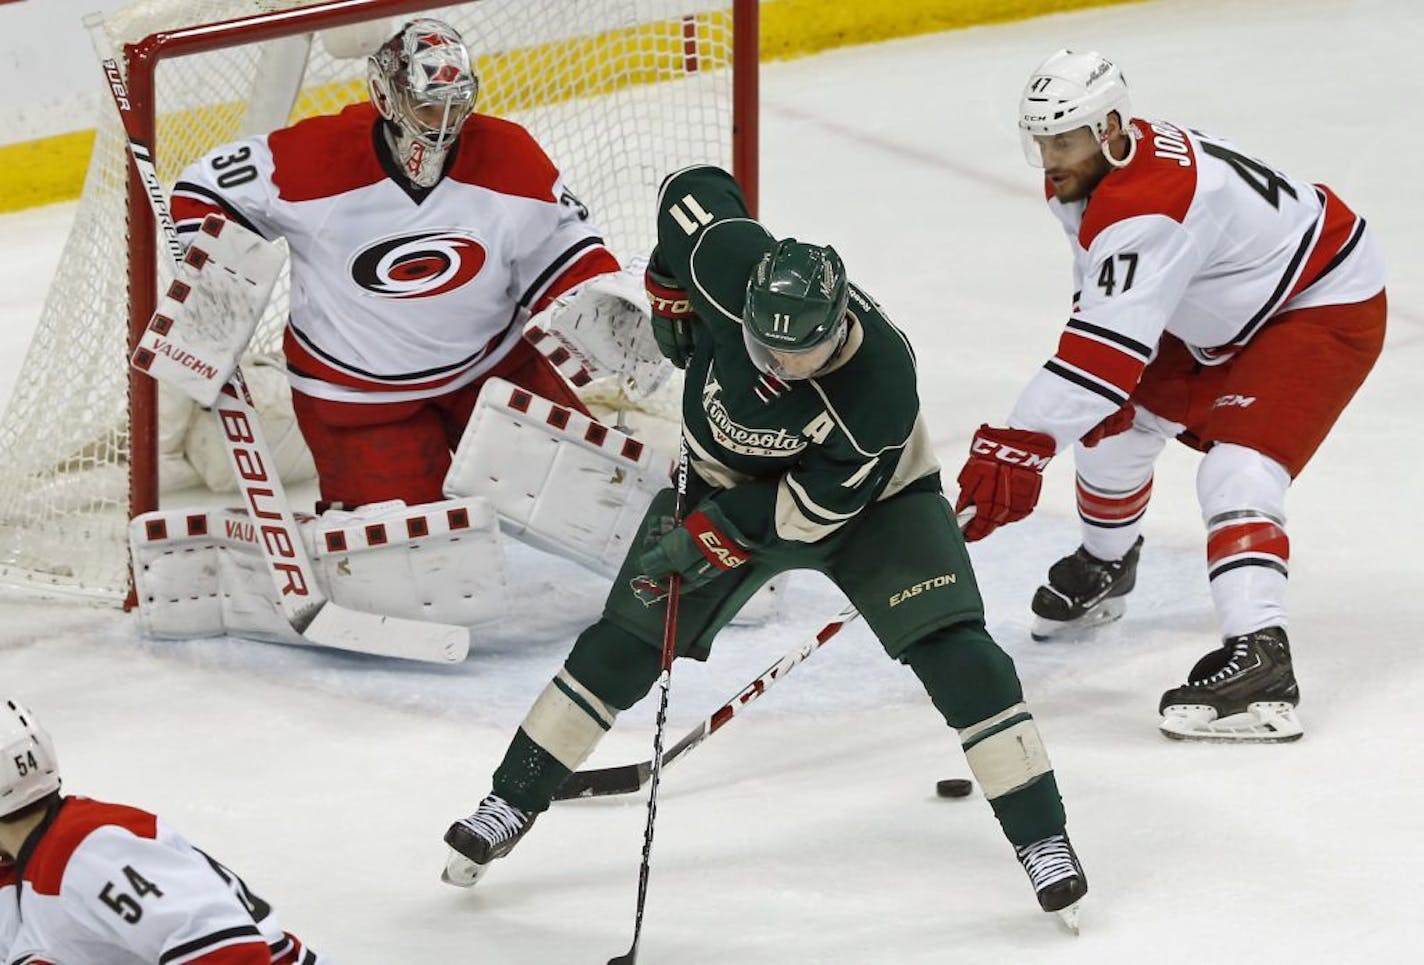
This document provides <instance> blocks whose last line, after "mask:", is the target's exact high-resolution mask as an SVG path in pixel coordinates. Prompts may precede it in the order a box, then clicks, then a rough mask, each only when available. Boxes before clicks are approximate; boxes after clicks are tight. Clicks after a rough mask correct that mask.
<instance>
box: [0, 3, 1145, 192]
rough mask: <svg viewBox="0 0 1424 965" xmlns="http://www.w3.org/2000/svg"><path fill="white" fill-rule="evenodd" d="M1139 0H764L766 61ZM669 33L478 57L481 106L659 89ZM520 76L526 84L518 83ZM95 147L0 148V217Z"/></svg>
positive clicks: (721, 40)
mask: <svg viewBox="0 0 1424 965" xmlns="http://www.w3.org/2000/svg"><path fill="white" fill-rule="evenodd" d="M1134 2H1141V0H840V2H838V3H827V2H825V0H765V2H763V3H762V7H761V58H762V59H763V60H780V59H786V58H790V57H802V56H806V55H809V54H814V53H819V52H820V51H823V50H828V49H831V48H833V47H844V46H850V45H854V44H864V43H874V42H878V41H882V40H889V39H892V38H896V37H907V36H913V35H916V34H925V33H934V32H937V31H941V30H953V29H958V28H963V27H970V26H974V25H977V24H986V23H1000V22H1004V21H1009V20H1023V19H1027V18H1030V17H1037V16H1042V15H1044V14H1050V13H1062V12H1066V11H1070V10H1080V9H1083V8H1086V7H1098V6H1109V5H1114V4H1120V3H1134ZM730 19H731V18H730V16H729V15H727V14H721V13H713V14H708V15H706V16H701V17H699V18H698V23H697V37H698V41H699V43H698V46H699V48H700V49H701V50H702V51H708V52H715V51H722V52H723V54H722V56H723V57H725V51H726V49H727V48H726V36H727V32H728V31H729V30H730V28H731V24H730ZM668 27H669V24H655V25H645V26H643V27H638V28H632V29H630V30H627V31H620V32H616V33H614V34H609V35H605V36H603V37H596V38H580V39H575V40H568V41H561V42H558V43H555V44H549V45H546V46H543V47H537V48H530V49H527V50H518V51H510V52H508V53H503V54H499V55H495V56H487V57H481V58H479V59H478V61H477V63H476V67H477V69H478V70H479V72H480V77H481V86H482V88H483V92H484V93H483V94H482V96H481V99H480V110H482V111H484V112H486V113H490V114H496V115H498V114H504V113H510V112H514V111H518V110H523V109H527V108H530V107H534V106H539V105H544V104H550V103H553V102H554V101H555V100H556V99H557V100H562V99H568V98H572V97H581V96H588V95H590V94H596V93H608V92H610V91H612V90H615V89H617V88H618V87H622V86H627V85H631V84H648V83H657V82H659V81H661V80H665V79H668V78H670V77H674V76H677V75H679V74H681V73H682V36H681V32H680V25H679V29H678V30H676V31H670V30H669V29H668ZM630 38H632V39H635V40H636V47H637V52H638V63H637V65H636V66H635V67H634V68H633V69H632V70H631V71H630V69H629V67H628V65H627V64H626V62H625V59H626V56H627V52H628V51H629V49H630V46H631V45H630V44H629V43H628V42H627V41H628V39H630ZM610 40H612V41H616V42H612V43H610ZM600 50H618V51H619V54H618V56H617V60H615V59H614V58H612V57H608V56H602V55H598V54H596V53H594V52H596V51H600ZM591 53H593V54H594V56H595V57H596V62H597V63H598V64H599V68H600V69H599V70H598V71H596V72H594V73H593V74H592V75H591V76H590V78H589V81H588V83H587V85H586V86H585V87H584V88H583V89H580V90H574V91H565V92H562V93H561V94H559V95H558V96H557V97H556V96H554V95H552V94H551V93H550V92H548V91H541V90H540V89H539V85H538V84H537V83H530V82H529V81H528V80H527V79H528V78H539V77H541V76H549V75H551V74H552V71H547V70H546V69H545V65H548V64H551V63H557V62H559V61H561V60H562V61H567V59H568V58H569V57H571V56H576V57H588V56H589V55H590V54H591ZM715 56H716V55H715V53H714V54H713V57H714V58H715ZM722 66H725V60H720V61H719V60H716V59H713V60H711V61H710V62H709V61H706V60H705V61H704V63H703V67H704V69H714V68H717V67H722ZM514 78H524V79H525V80H524V81H523V82H519V83H515V82H512V81H513V79H514ZM342 86H344V87H345V88H346V89H345V90H340V89H339V88H338V89H330V88H328V89H324V90H313V91H305V92H303V94H302V95H301V96H300V97H299V99H298V102H297V106H296V110H295V111H294V112H293V117H294V119H297V118H301V117H306V116H310V115H311V114H313V113H319V112H320V111H322V110H329V109H330V107H329V106H318V105H330V104H332V103H333V100H339V101H343V102H347V103H349V102H351V101H354V100H357V99H360V98H361V97H363V96H365V89H364V88H365V85H364V84H363V83H361V82H356V83H352V84H348V85H342ZM501 95H502V96H501ZM210 110H218V111H222V110H223V108H221V107H219V108H211V109H210ZM229 113H231V115H232V118H231V125H230V126H231V128H232V132H233V133H232V136H234V137H235V136H236V133H237V124H238V121H239V118H240V111H239V110H237V109H236V106H235V105H234V107H233V109H232V110H231V111H230V112H229ZM182 123H183V118H182V117H172V118H169V117H165V118H162V119H160V122H159V124H160V127H159V141H160V143H161V142H162V130H163V127H164V126H165V125H167V124H182ZM93 147H94V131H92V130H87V131H76V132H73V133H70V134H59V135H56V136H54V137H46V138H41V139H39V140H34V141H26V142H22V143H19V144H10V145H3V146H0V212H5V211H18V210H20V209H23V208H31V207H36V206H39V205H43V204H52V203H54V202H57V201H67V200H70V199H72V198H75V197H78V195H79V193H80V190H81V189H82V188H83V185H84V175H85V171H86V169H87V167H88V163H89V155H90V153H91V152H92V151H93ZM170 173H171V172H170Z"/></svg>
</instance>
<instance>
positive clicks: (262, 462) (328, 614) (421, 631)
mask: <svg viewBox="0 0 1424 965" xmlns="http://www.w3.org/2000/svg"><path fill="white" fill-rule="evenodd" d="M84 25H85V27H86V28H87V29H88V30H89V35H90V39H91V40H92V41H93V44H94V50H95V52H96V54H97V55H98V57H99V62H100V64H101V66H102V67H103V70H104V77H105V80H106V81H107V83H108V87H109V93H110V94H111V95H112V97H113V102H114V106H115V108H116V109H117V110H118V112H119V119H120V120H121V121H122V122H123V126H124V135H125V140H126V142H127V144H128V150H129V155H130V157H131V159H132V160H133V165H134V170H135V171H136V172H137V173H138V175H139V178H140V179H141V180H142V182H143V185H144V190H145V193H146V194H147V196H148V201H149V206H150V207H151V208H152V209H153V216H154V218H155V219H156V220H157V222H158V226H159V228H160V230H161V231H162V233H163V239H164V244H165V247H166V248H167V251H168V254H169V256H170V258H171V259H172V261H173V265H174V267H175V268H178V269H181V266H182V264H183V260H184V257H185V251H184V248H183V243H182V241H181V240H180V239H179V238H178V229H177V228H176V227H175V225H174V223H173V216H172V214H171V213H170V211H169V209H168V201H167V197H166V194H165V192H164V190H163V185H162V183H161V182H160V181H159V179H158V171H157V169H156V168H155V167H154V164H153V154H152V152H150V151H149V149H148V146H147V145H145V144H144V143H143V142H142V141H141V140H140V139H139V127H138V124H139V120H138V116H137V115H136V114H135V113H134V109H133V105H132V104H131V103H130V101H129V97H128V89H127V86H126V85H125V83H124V78H123V73H122V72H121V70H120V69H119V64H118V61H117V60H116V59H115V53H114V49H113V45H112V43H111V42H110V40H109V35H108V34H107V33H106V32H105V30H104V20H103V17H102V16H101V15H90V16H88V17H86V18H85V19H84ZM211 411H212V413H213V418H214V419H216V420H217V423H218V429H219V433H218V434H219V436H220V437H221V438H222V440H223V442H224V445H225V448H226V449H227V454H228V462H229V464H230V465H231V467H232V471H233V475H234V476H235V478H236V480H237V488H238V490H239V491H240V492H241V493H242V496H243V502H244V503H245V504H246V506H247V511H248V512H249V513H250V514H251V515H252V519H253V523H254V524H255V528H256V530H257V537H258V538H257V544H258V547H259V548H260V549H261V550H262V557H263V559H264V560H265V561H266V563H267V569H268V572H269V573H270V574H271V576H272V581H273V585H274V586H275V587H276V589H277V597H278V600H279V601H280V605H281V608H282V613H283V615H284V616H285V617H286V619H287V622H288V623H290V624H291V626H292V629H293V630H294V631H296V633H297V634H298V635H299V636H301V638H302V639H303V641H304V642H306V643H308V644H312V645H315V646H320V647H333V648H336V649H339V650H353V651H356V652H359V653H370V654H377V655H380V656H391V657H405V658H407V659H411V660H426V661H431V662H435V663H458V662H460V661H462V660H464V659H465V656H466V654H467V653H468V652H469V647H470V634H469V630H467V629H466V628H465V627H459V626H453V625H450V624H444V623H429V622H425V621H421V620H407V619H402V618H398V617H386V616H380V615H378V614H374V613H362V612H360V611H357V610H351V609H348V608H346V607H343V606H339V605H337V604H335V603H332V602H331V601H330V600H329V599H327V597H326V594H324V593H323V592H322V591H321V588H320V586H318V584H317V581H316V572H315V570H314V569H313V567H312V564H311V559H310V558H309V557H308V555H307V550H306V544H304V543H303V542H302V537H301V533H300V532H299V531H298V529H297V525H296V520H295V519H294V518H293V517H292V510H291V505H290V503H288V501H287V496H286V492H285V490H284V489H283V487H282V480H281V479H280V477H279V476H278V474H277V472H276V471H275V467H276V461H275V460H274V459H273V458H272V455H271V450H270V449H269V448H268V446H267V441H266V437H265V436H264V435H263V433H262V423H261V421H260V420H259V418H258V415H257V411H256V410H255V409H254V408H253V406H252V398H251V396H250V395H249V394H248V391H247V383H246V382H244V381H243V378H242V371H241V369H238V370H235V371H234V372H233V376H232V378H231V380H229V382H228V383H227V385H225V386H223V389H222V393H221V395H220V396H219V397H218V400H217V402H216V403H215V404H214V405H213V407H212V410H211ZM269 467H272V468H271V469H270V470H269Z"/></svg>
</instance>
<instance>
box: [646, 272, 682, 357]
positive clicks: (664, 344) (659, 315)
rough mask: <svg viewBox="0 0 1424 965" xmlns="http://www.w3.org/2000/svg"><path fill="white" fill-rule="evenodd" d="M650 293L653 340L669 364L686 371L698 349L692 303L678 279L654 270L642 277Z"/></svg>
mask: <svg viewBox="0 0 1424 965" xmlns="http://www.w3.org/2000/svg"><path fill="white" fill-rule="evenodd" d="M643 284H644V285H646V286H647V289H648V301H649V302H650V303H652V308H653V318H652V326H653V338H654V339H655V340H656V341H657V343H658V348H659V349H660V350H661V351H662V353H663V355H665V356H667V358H668V361H670V362H672V364H673V365H675V366H677V367H678V368H680V369H685V368H687V363H688V360H689V359H691V358H692V350H693V348H694V347H695V346H694V343H693V340H692V321H693V318H694V312H693V311H692V300H691V299H689V298H688V297H687V292H686V290H684V289H682V288H680V287H678V284H677V279H675V278H673V277H672V276H671V275H669V274H666V273H664V272H661V271H658V270H657V269H656V268H654V267H653V262H649V263H648V270H647V272H646V273H645V274H644V275H643Z"/></svg>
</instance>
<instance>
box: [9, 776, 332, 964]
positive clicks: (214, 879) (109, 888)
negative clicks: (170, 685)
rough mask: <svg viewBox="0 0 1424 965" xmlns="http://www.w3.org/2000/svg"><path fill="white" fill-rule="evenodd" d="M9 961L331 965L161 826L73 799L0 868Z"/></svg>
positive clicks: (143, 816) (227, 874) (228, 875)
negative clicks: (11, 862) (32, 841)
mask: <svg viewBox="0 0 1424 965" xmlns="http://www.w3.org/2000/svg"><path fill="white" fill-rule="evenodd" d="M0 962H3V963H5V965H152V963H154V962H163V963H165V965H219V963H221V965H322V963H329V962H330V959H328V958H324V957H320V956H318V955H317V954H316V953H315V952H313V951H311V950H310V949H308V948H306V947H304V946H303V945H302V943H301V942H300V941H298V940H297V939H296V938H295V937H294V936H292V935H290V934H287V933H286V932H284V931H283V930H282V928H281V926H280V925H279V924H278V922H277V917H276V915H275V914H274V913H273V911H272V908H271V906H270V905H268V904H267V903H266V902H265V901H263V900H262V899H261V898H259V897H258V896H257V895H255V894H253V893H252V892H251V891H250V890H248V888H247V885H246V884H245V883H244V882H243V881H242V879H241V878H239V877H238V876H237V875H236V874H234V873H233V872H232V871H230V870H229V869H227V868H226V867H224V866H223V865H222V864H220V863H219V862H218V861H216V860H215V859H213V858H211V857H209V856H208V855H206V854H204V853H203V852H202V851H200V850H198V849H197V848H195V847H193V846H192V845H191V844H189V843H188V842H187V840H185V839H184V838H183V836H182V835H180V834H178V833H177V832H176V831H174V830H173V829H172V828H170V827H168V826H167V825H166V824H165V823H164V822H163V821H162V820H161V819H159V818H157V817H155V816H154V815H152V814H149V813H147V812H145V811H140V810H138V809H137V808H131V807H125V806H123V805H118V804H105V803H102V802H99V801H91V800H89V799H87V798H80V797H70V798H65V799H64V800H63V802H62V803H61V805H60V807H59V810H58V811H57V812H56V813H55V814H54V815H53V816H52V817H51V818H50V819H49V820H48V822H47V823H46V824H44V825H41V828H40V832H39V838H38V843H37V844H34V845H33V846H31V847H29V848H27V849H26V851H25V852H24V853H22V854H21V855H20V860H19V862H18V863H17V864H15V865H11V866H6V867H0Z"/></svg>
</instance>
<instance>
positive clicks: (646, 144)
mask: <svg viewBox="0 0 1424 965" xmlns="http://www.w3.org/2000/svg"><path fill="white" fill-rule="evenodd" d="M417 13H419V14H428V15H430V16H436V17H439V18H441V19H444V20H447V21H449V22H451V23H453V24H454V25H455V26H456V27H457V28H458V29H459V30H460V31H461V32H462V33H463V34H464V36H465V38H466V42H467V43H468V44H469V46H470V48H471V51H472V53H473V54H474V55H475V56H476V64H475V66H476V69H477V70H478V72H479V74H480V79H481V92H480V101H479V105H478V108H477V109H478V110H480V111H482V112H485V113H490V114H496V115H500V116H503V117H507V118H510V119H513V120H516V121H518V122H520V123H522V124H524V125H525V126H526V127H528V128H529V129H530V130H531V131H533V133H534V135H535V137H536V138H537V139H538V140H539V141H540V143H541V144H542V145H543V146H544V148H545V150H546V151H547V152H548V153H549V154H550V156H551V157H552V158H553V159H554V161H555V163H557V164H558V165H559V167H560V168H561V170H562V171H563V173H564V175H565V178H566V180H567V182H568V183H569V185H570V186H571V187H572V188H573V190H574V191H576V192H577V193H578V194H579V196H580V198H581V199H583V200H584V202H585V203H587V204H588V206H589V207H590V209H591V210H592V212H593V217H594V219H595V220H596V222H597V223H598V224H599V226H600V227H601V228H602V230H603V233H604V237H605V238H606V240H607V242H608V243H609V245H610V247H611V248H612V249H613V250H614V252H615V253H617V254H618V255H619V256H620V258H624V259H627V258H630V257H633V256H637V255H640V254H644V255H645V254H646V253H647V252H648V251H649V250H650V248H651V246H652V243H653V240H654V239H653V231H654V225H655V219H654V212H653V205H654V199H655V194H656V188H657V185H658V183H659V181H660V180H661V179H662V177H663V176H664V175H666V174H667V173H669V172H671V171H674V170H676V169H678V168H680V167H683V166H685V165H688V164H692V163H697V162H712V163H718V164H721V165H723V166H727V167H730V168H732V169H733V170H734V171H736V173H737V175H738V177H739V178H740V179H741V180H742V182H743V184H744V185H745V186H746V187H747V188H748V192H749V195H751V197H752V199H753V203H754V198H755V130H756V108H755V103H756V86H755V85H756V81H755V73H756V17H757V3H756V0H577V2H573V0H474V2H466V3H460V4H455V5H447V6H432V5H431V4H430V3H429V2H428V0H426V2H425V3H421V2H411V0H326V2H316V0H139V2H136V3H133V4H132V5H130V6H128V7H126V8H125V9H123V10H121V11H119V12H118V13H116V14H113V15H111V16H109V17H108V18H107V19H106V21H105V29H106V31H107V32H108V33H109V35H110V37H111V38H112V40H113V41H114V45H115V47H116V49H119V50H122V51H123V52H124V56H123V60H124V61H125V62H126V64H125V66H126V69H127V71H128V83H129V89H130V96H131V98H132V99H133V100H134V102H135V105H136V107H137V108H138V109H139V111H140V113H142V114H146V115H148V116H150V117H151V118H152V123H153V125H154V126H153V131H152V134H151V136H150V137H149V142H150V144H151V146H152V147H153V150H154V155H155V159H156V163H157V166H158V171H159V175H160V177H161V178H162V179H163V180H164V181H165V183H166V184H168V185H169V186H171V184H172V182H173V180H174V179H175V178H176V177H177V175H178V173H179V172H180V171H181V170H182V169H183V168H184V167H185V166H186V165H187V164H189V163H190V162H191V161H193V160H195V159H196V158H198V157H200V156H201V155H203V154H204V153H206V152H207V151H208V150H210V149H211V148H213V147H215V146H217V145H219V144H222V143H224V142H226V141H230V140H233V139H235V138H237V137H239V136H244V135H247V134H254V133H265V132H266V131H270V130H273V129H275V128H277V127H280V126H283V125H285V124H287V123H290V122H292V121H295V120H298V119H300V118H302V117H307V116H311V115H314V114H322V113H328V112H332V111H335V110H338V109H340V108H341V107H342V106H344V105H346V104H349V103H352V102H354V101H357V100H361V99H363V98H364V97H365V54H366V53H367V52H369V51H370V50H371V49H373V48H374V46H375V45H376V44H378V43H379V42H380V41H381V40H382V39H384V37H386V36H389V35H390V34H391V33H393V32H394V30H395V28H396V26H398V24H399V23H400V22H402V21H403V19H406V18H408V17H409V16H413V15H416V14H417ZM94 69H95V79H96V89H97V88H98V84H99V78H100V74H99V70H98V67H97V65H96V66H95V68H94ZM103 96H104V100H103V103H102V104H101V110H100V117H99V120H98V134H97V137H96V141H95V146H94V154H93V158H92V160H91V162H90V166H89V170H88V174H87V177H86V180H85V185H84V190H83V195H82V197H81V200H80V203H79V206H78V209H77V212H76V215H75V221H74V226H73V229H72V231H71V234H70V236H69V239H68V241H67V243H66V246H65V249H64V253H63V256H62V259H61V267H60V269H59V271H58V272H57V275H56V279H55V281H54V283H53V284H52V286H51V288H50V291H49V293H48V295H47V298H46V301H45V305H44V309H43V312H42V315H41V318H40V321H39V324H38V326H37V328H36V330H35V335H34V339H33V341H32V343H31V346H30V349H29V353H28V355H27V357H26V360H25V363H24V366H23V374H22V376H21V378H20V379H19V381H18V382H17V384H16V387H15V390H14V394H13V396H12V398H11V400H10V404H9V407H8V409H7V411H6V413H5V416H4V420H3V423H0V584H6V585H11V586H22V587H27V588H37V589H42V590H46V591H49V592H51V593H65V594H80V595H85V596H92V597H99V598H107V599H111V600H115V601H117V600H122V599H123V598H124V597H125V596H126V594H127V592H128V587H129V583H130V577H129V571H128V549H127V541H126V527H127V523H128V520H129V519H131V518H132V517H133V516H134V515H137V514H138V513H140V512H144V511H147V510H150V509H154V508H157V507H158V504H159V499H160V493H162V494H163V499H164V501H165V503H169V502H172V501H174V500H186V501H195V502H196V501H202V494H204V493H207V494H208V496H207V501H209V502H211V501H212V496H211V493H212V491H213V490H215V489H221V488H222V487H223V485H224V483H226V482H227V481H226V480H223V479H221V475H222V473H217V474H216V475H215V474H214V473H212V472H211V471H209V472H207V473H206V474H205V473H204V471H203V470H202V469H200V468H195V466H194V464H193V460H192V459H191V458H190V453H189V450H188V448H187V447H188V446H189V445H190V444H191V443H192V439H193V438H194V437H195V434H198V438H199V439H200V440H201V432H202V430H203V427H204V426H206V425H207V424H208V422H209V420H207V419H206V418H201V417H200V416H201V414H200V413H197V412H194V411H193V410H192V407H191V406H189V405H187V404H186V403H184V402H182V401H180V400H178V399H176V398H170V397H168V396H167V395H166V394H162V393H159V392H158V390H157V387H156V386H155V385H154V383H153V382H152V381H151V380H149V379H148V378H147V377H146V376H142V375H138V374H136V373H131V372H130V370H129V367H128V365H127V355H128V344H129V339H130V337H131V332H132V331H133V330H134V328H135V326H137V327H138V328H141V327H142V326H143V325H144V324H146V323H147V320H148V316H149V315H150V314H151V312H152V310H153V304H154V295H155V292H156V291H157V290H159V289H158V286H159V285H160V284H166V280H165V278H164V273H165V271H166V265H165V264H163V262H165V261H166V259H159V258H157V257H156V252H157V250H158V249H157V248H156V233H155V229H154V225H153V221H152V217H151V215H150V214H149V212H148V208H147V205H146V203H145V201H144V199H143V195H142V193H141V190H140V189H139V188H138V186H137V183H136V182H132V181H131V178H130V172H129V167H128V162H127V157H126V154H125V148H124V139H123V135H122V130H121V128H120V126H119V123H118V120H117V117H116V116H115V111H114V109H113V107H112V105H111V104H109V103H108V101H107V94H105V95H103ZM285 315H286V297H285V281H284V282H283V285H282V286H281V287H280V288H279V292H278V296H277V297H276V298H274V300H273V304H272V306H271V307H270V310H269V312H268V315H267V317H266V318H265V319H264V321H263V323H262V325H261V327H260V328H259V330H258V334H257V337H256V339H254V343H253V346H252V351H253V355H254V358H253V359H252V360H251V361H252V362H254V363H256V364H254V366H253V368H256V369H258V370H261V369H262V363H263V362H267V363H268V365H267V368H266V374H267V376H268V382H269V383H273V384H274V385H275V386H276V387H275V388H274V389H273V391H272V392H271V393H269V394H271V395H273V396H274V397H275V402H270V403H269V405H270V406H275V408H266V415H267V416H268V417H269V418H270V419H272V421H273V422H274V423H275V426H272V425H269V435H271V436H273V439H272V441H273V444H274V448H275V449H277V450H278V451H279V461H281V462H283V463H284V472H288V471H289V467H290V471H291V473H292V474H293V475H295V476H297V477H300V475H301V474H302V473H301V466H302V465H303V463H304V462H305V463H306V465H307V470H306V471H307V473H308V474H309V473H310V468H309V456H307V455H306V454H305V452H304V451H303V446H302V444H301V440H300V435H299V433H297V432H296V431H295V428H294V425H293V423H292V420H291V416H290V412H289V411H287V412H286V413H285V415H284V413H283V412H282V406H283V404H284V402H285V400H287V399H288V398H289V397H288V396H287V395H286V392H285V388H284V387H283V386H282V385H281V383H282V381H283V379H282V373H281V369H280V362H279V361H278V362H276V364H273V360H276V359H277V358H278V352H279V351H280V349H279V346H280V336H281V330H282V325H283V321H284V319H285ZM254 381H256V382H260V381H262V380H261V379H260V378H259V379H256V380H254V379H253V377H252V373H251V372H249V382H254ZM596 401H602V402H605V403H611V404H613V405H621V404H624V403H621V402H620V401H619V400H618V399H616V398H614V399H607V398H604V399H600V400H596ZM285 404H287V405H288V409H289V402H286V403H285ZM665 404H666V402H655V403H653V406H652V407H653V408H655V409H656V408H658V407H659V406H661V405H665ZM195 493H196V495H194V494H195ZM297 508H298V509H302V508H309V506H301V505H298V506H297Z"/></svg>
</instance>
